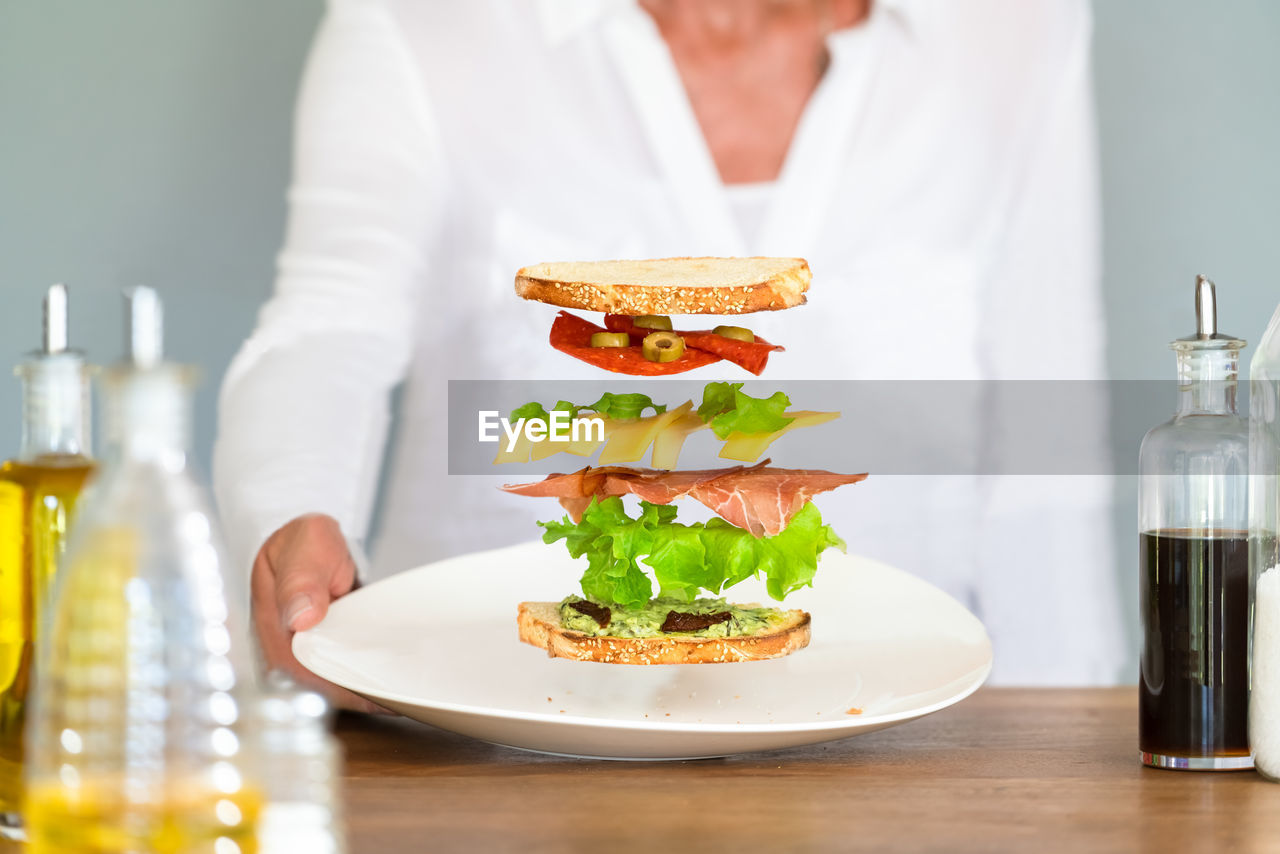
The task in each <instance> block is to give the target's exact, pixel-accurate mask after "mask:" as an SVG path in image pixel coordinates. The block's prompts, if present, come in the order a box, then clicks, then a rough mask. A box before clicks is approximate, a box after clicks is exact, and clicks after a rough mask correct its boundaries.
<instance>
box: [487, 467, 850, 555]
mask: <svg viewBox="0 0 1280 854" xmlns="http://www.w3.org/2000/svg"><path fill="white" fill-rule="evenodd" d="M865 478H866V474H836V473H835V472H829V471H822V470H820V469H778V468H770V467H769V460H765V461H764V462H762V463H759V464H758V465H754V466H733V467H732V468H723V469H699V470H695V471H658V470H655V469H635V468H625V467H622V466H604V467H600V468H591V467H590V466H588V467H587V468H584V469H581V470H579V471H576V472H572V473H570V474H552V475H548V476H547V477H546V479H544V480H540V481H536V482H534V483H517V484H509V485H507V486H504V487H502V488H503V489H504V490H506V491H507V492H511V493H514V494H516V495H531V496H542V497H548V498H558V499H560V506H562V507H564V509H565V510H566V511H567V512H568V513H569V516H570V517H571V518H572V519H573V521H575V522H578V521H581V519H582V513H583V511H585V510H586V509H587V507H588V506H589V505H590V504H591V500H592V499H593V498H596V499H604V498H608V497H610V496H614V495H628V494H630V495H636V496H638V497H639V498H641V499H643V500H645V501H648V502H650V503H652V504H670V503H671V502H672V501H675V500H676V499H677V498H682V497H684V496H686V495H687V496H689V497H690V498H693V499H695V500H697V501H700V502H702V503H703V504H705V505H706V506H707V507H708V508H710V509H711V510H712V511H713V512H714V513H716V514H717V515H718V516H720V517H721V518H722V519H724V520H725V521H726V522H729V523H730V524H733V525H736V526H738V527H739V528H743V529H745V530H748V531H750V532H751V533H752V534H754V535H755V536H757V537H765V536H773V535H774V534H778V533H780V532H781V531H782V530H783V529H784V528H786V527H787V524H788V523H789V522H790V521H791V517H793V516H795V515H796V514H797V513H799V512H800V509H801V508H802V507H804V505H805V504H807V503H808V502H809V499H811V498H812V497H813V496H815V495H819V494H821V493H823V492H828V491H830V490H832V489H835V488H836V487H838V486H844V485H845V484H848V483H857V482H858V481H860V480H864V479H865Z"/></svg>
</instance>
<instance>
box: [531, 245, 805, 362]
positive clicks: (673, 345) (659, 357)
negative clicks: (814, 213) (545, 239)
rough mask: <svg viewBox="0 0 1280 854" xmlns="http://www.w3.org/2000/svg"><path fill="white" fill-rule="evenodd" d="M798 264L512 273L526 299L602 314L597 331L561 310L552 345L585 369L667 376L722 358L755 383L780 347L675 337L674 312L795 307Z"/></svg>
mask: <svg viewBox="0 0 1280 854" xmlns="http://www.w3.org/2000/svg"><path fill="white" fill-rule="evenodd" d="M810 278H811V276H810V273H809V265H808V263H806V262H805V260H804V259H803V258H659V259H656V260H651V261H590V262H576V263H554V264H536V265H534V266H532V267H524V268H522V269H521V270H520V271H519V272H518V273H517V274H516V293H517V294H519V295H520V296H522V297H524V298H525V299H529V300H535V301H537V302H544V303H548V304H550V305H558V306H560V307H562V308H573V309H579V310H581V311H596V312H605V318H604V323H603V325H600V324H596V323H592V322H591V321H588V320H584V319H583V318H581V317H578V316H577V315H575V314H570V313H569V312H567V311H562V312H560V314H559V316H558V317H556V320H555V322H554V323H553V324H552V325H551V346H552V347H555V348H556V349H557V350H559V351H560V352H562V353H566V354H568V355H570V356H573V357H574V358H575V359H579V360H581V361H583V362H587V363H589V364H592V365H595V366H596V367H600V368H604V369H605V370H606V371H614V372H615V373H620V374H632V375H636V376H650V377H656V376H667V375H670V374H678V373H683V372H684V371H691V370H693V369H694V368H701V367H703V366H704V365H710V364H713V363H715V362H718V361H720V360H721V359H725V360H727V361H730V362H733V363H734V364H736V365H739V366H740V367H742V368H744V369H745V370H748V371H750V372H751V373H753V374H755V375H756V376H759V375H760V373H761V372H762V371H764V369H765V365H767V364H768V362H769V354H770V353H771V352H773V351H775V350H781V349H782V348H781V347H779V346H777V345H775V344H770V343H769V342H767V341H765V340H764V339H762V338H759V337H757V336H756V335H755V334H753V333H752V332H751V331H750V330H749V329H746V328H744V327H740V326H729V325H720V326H716V327H715V328H714V329H710V330H707V329H702V330H690V331H683V330H676V329H673V328H672V324H671V319H670V317H669V316H668V315H672V314H725V315H734V314H748V313H750V312H755V311H779V310H781V309H784V308H791V307H792V306H797V305H801V304H802V303H804V301H805V296H804V294H805V291H807V290H808V289H809V280H810Z"/></svg>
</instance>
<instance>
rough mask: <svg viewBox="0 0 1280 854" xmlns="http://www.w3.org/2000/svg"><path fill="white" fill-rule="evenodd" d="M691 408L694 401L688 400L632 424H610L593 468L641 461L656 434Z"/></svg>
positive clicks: (627, 422)
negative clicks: (610, 427) (602, 447)
mask: <svg viewBox="0 0 1280 854" xmlns="http://www.w3.org/2000/svg"><path fill="white" fill-rule="evenodd" d="M691 409H693V401H691V400H688V401H685V402H684V403H683V404H681V405H680V406H677V407H676V408H675V409H669V410H667V411H666V412H663V413H662V414H661V415H650V416H649V417H648V418H637V419H636V420H635V421H614V422H612V424H611V426H612V429H611V430H608V431H607V436H608V438H607V440H606V441H605V444H604V450H602V451H601V452H600V459H599V460H597V461H596V465H601V466H607V465H613V464H614V463H634V462H638V461H640V460H642V459H644V455H645V454H646V453H648V451H649V446H650V445H652V444H653V441H654V439H656V438H657V437H658V434H659V433H660V432H662V430H664V429H665V428H667V427H668V426H670V425H671V424H673V423H675V422H676V421H677V420H679V419H680V418H681V417H682V416H684V415H687V414H688V413H689V410H691Z"/></svg>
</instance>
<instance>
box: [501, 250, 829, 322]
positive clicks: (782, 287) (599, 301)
mask: <svg viewBox="0 0 1280 854" xmlns="http://www.w3.org/2000/svg"><path fill="white" fill-rule="evenodd" d="M811 278H812V276H811V275H810V273H809V264H808V262H806V261H805V260H804V259H803V258H655V259H651V260H647V261H561V262H552V263H549V264H534V265H533V266H532V267H522V268H521V269H520V270H519V272H517V273H516V293H517V294H519V295H520V296H522V297H524V298H525V299H529V300H536V301H537V302H545V303H549V304H551V305H558V306H563V307H564V308H576V309H580V310H582V311H603V312H608V313H610V314H629V315H632V316H637V315H642V314H748V313H750V312H753V311H778V310H780V309H784V308H791V307H792V306H796V305H800V304H802V303H803V302H804V301H805V296H804V292H805V291H807V290H808V289H809V280H810V279H811Z"/></svg>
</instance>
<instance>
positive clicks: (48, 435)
mask: <svg viewBox="0 0 1280 854" xmlns="http://www.w3.org/2000/svg"><path fill="white" fill-rule="evenodd" d="M17 374H18V376H19V377H21V378H22V382H23V394H22V446H21V450H20V451H19V458H20V459H21V460H23V461H31V460H36V459H39V458H41V457H50V456H68V457H77V456H83V457H87V456H88V455H89V376H88V371H87V370H86V368H85V364H84V359H82V358H81V357H80V355H79V354H77V353H73V352H63V353H57V354H53V355H44V354H38V355H35V356H32V357H31V358H29V359H27V360H26V361H25V362H23V363H22V364H21V365H19V366H18V370H17Z"/></svg>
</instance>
